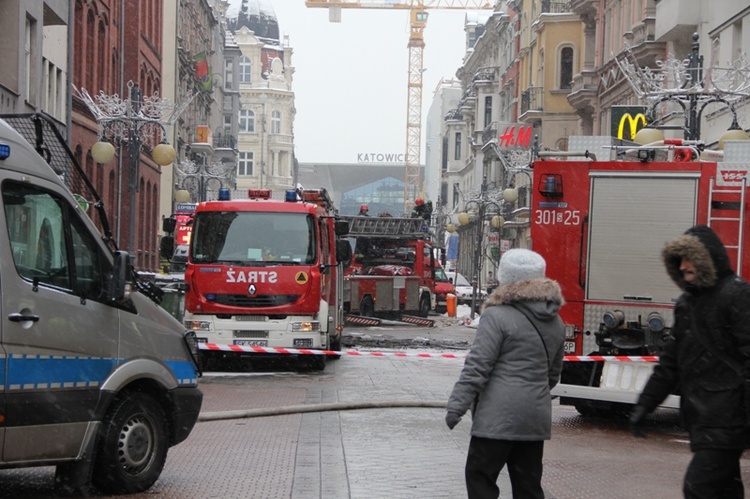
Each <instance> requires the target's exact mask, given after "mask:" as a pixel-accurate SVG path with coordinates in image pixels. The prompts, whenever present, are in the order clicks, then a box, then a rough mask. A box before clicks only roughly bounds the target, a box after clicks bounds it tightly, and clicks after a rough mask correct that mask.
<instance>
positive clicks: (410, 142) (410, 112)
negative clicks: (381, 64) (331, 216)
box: [305, 0, 494, 216]
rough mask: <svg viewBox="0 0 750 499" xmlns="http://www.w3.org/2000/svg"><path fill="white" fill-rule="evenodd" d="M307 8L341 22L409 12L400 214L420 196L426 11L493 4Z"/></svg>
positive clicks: (335, 2) (444, 0) (425, 0)
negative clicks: (345, 16)
mask: <svg viewBox="0 0 750 499" xmlns="http://www.w3.org/2000/svg"><path fill="white" fill-rule="evenodd" d="M305 5H306V6H307V7H325V8H327V9H328V19H329V21H331V22H340V21H341V9H402V10H410V11H411V12H410V17H411V29H410V31H409V43H408V48H409V79H408V84H407V90H408V98H407V101H406V154H405V156H404V158H405V161H404V170H405V172H406V173H405V179H404V214H405V215H406V216H408V215H409V213H410V211H411V204H410V203H413V202H414V200H415V199H416V198H417V197H418V196H419V195H420V193H421V187H420V178H419V161H420V158H421V155H422V73H424V68H423V62H424V58H423V54H424V36H423V32H424V28H425V26H426V25H427V12H426V10H427V9H453V10H486V9H493V8H494V4H492V3H491V2H489V1H487V0H351V1H349V0H306V1H305Z"/></svg>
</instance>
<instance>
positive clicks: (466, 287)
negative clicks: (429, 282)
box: [445, 271, 487, 308]
mask: <svg viewBox="0 0 750 499" xmlns="http://www.w3.org/2000/svg"><path fill="white" fill-rule="evenodd" d="M445 274H446V275H447V276H448V278H449V279H450V280H451V281H452V282H453V286H454V287H455V288H456V298H457V299H458V304H459V305H471V300H472V296H473V293H474V288H473V286H472V285H471V283H470V282H469V281H468V280H467V279H466V278H465V277H464V276H463V275H461V274H459V273H458V272H453V271H449V272H446V273H445ZM486 298H487V292H486V291H484V290H482V289H479V288H477V303H476V307H477V308H479V306H480V305H481V304H482V303H483V302H484V300H485V299H486Z"/></svg>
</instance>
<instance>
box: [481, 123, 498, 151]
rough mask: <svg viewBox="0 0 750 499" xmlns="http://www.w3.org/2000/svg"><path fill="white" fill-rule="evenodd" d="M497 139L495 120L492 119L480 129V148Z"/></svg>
mask: <svg viewBox="0 0 750 499" xmlns="http://www.w3.org/2000/svg"><path fill="white" fill-rule="evenodd" d="M496 140H497V121H493V122H492V123H490V124H489V125H487V126H486V127H485V128H484V130H482V150H484V148H485V146H486V145H487V144H489V143H491V142H493V141H496Z"/></svg>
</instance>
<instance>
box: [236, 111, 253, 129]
mask: <svg viewBox="0 0 750 499" xmlns="http://www.w3.org/2000/svg"><path fill="white" fill-rule="evenodd" d="M239 126H240V132H244V133H253V132H255V113H254V112H253V111H250V110H249V109H240V122H239Z"/></svg>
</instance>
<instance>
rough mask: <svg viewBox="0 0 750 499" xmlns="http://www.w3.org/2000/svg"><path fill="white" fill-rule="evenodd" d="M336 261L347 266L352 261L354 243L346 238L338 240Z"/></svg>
mask: <svg viewBox="0 0 750 499" xmlns="http://www.w3.org/2000/svg"><path fill="white" fill-rule="evenodd" d="M347 226H348V224H347ZM336 261H337V262H340V263H343V264H344V266H345V267H348V266H349V264H350V263H352V245H351V244H349V241H347V240H346V239H339V240H337V241H336Z"/></svg>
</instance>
